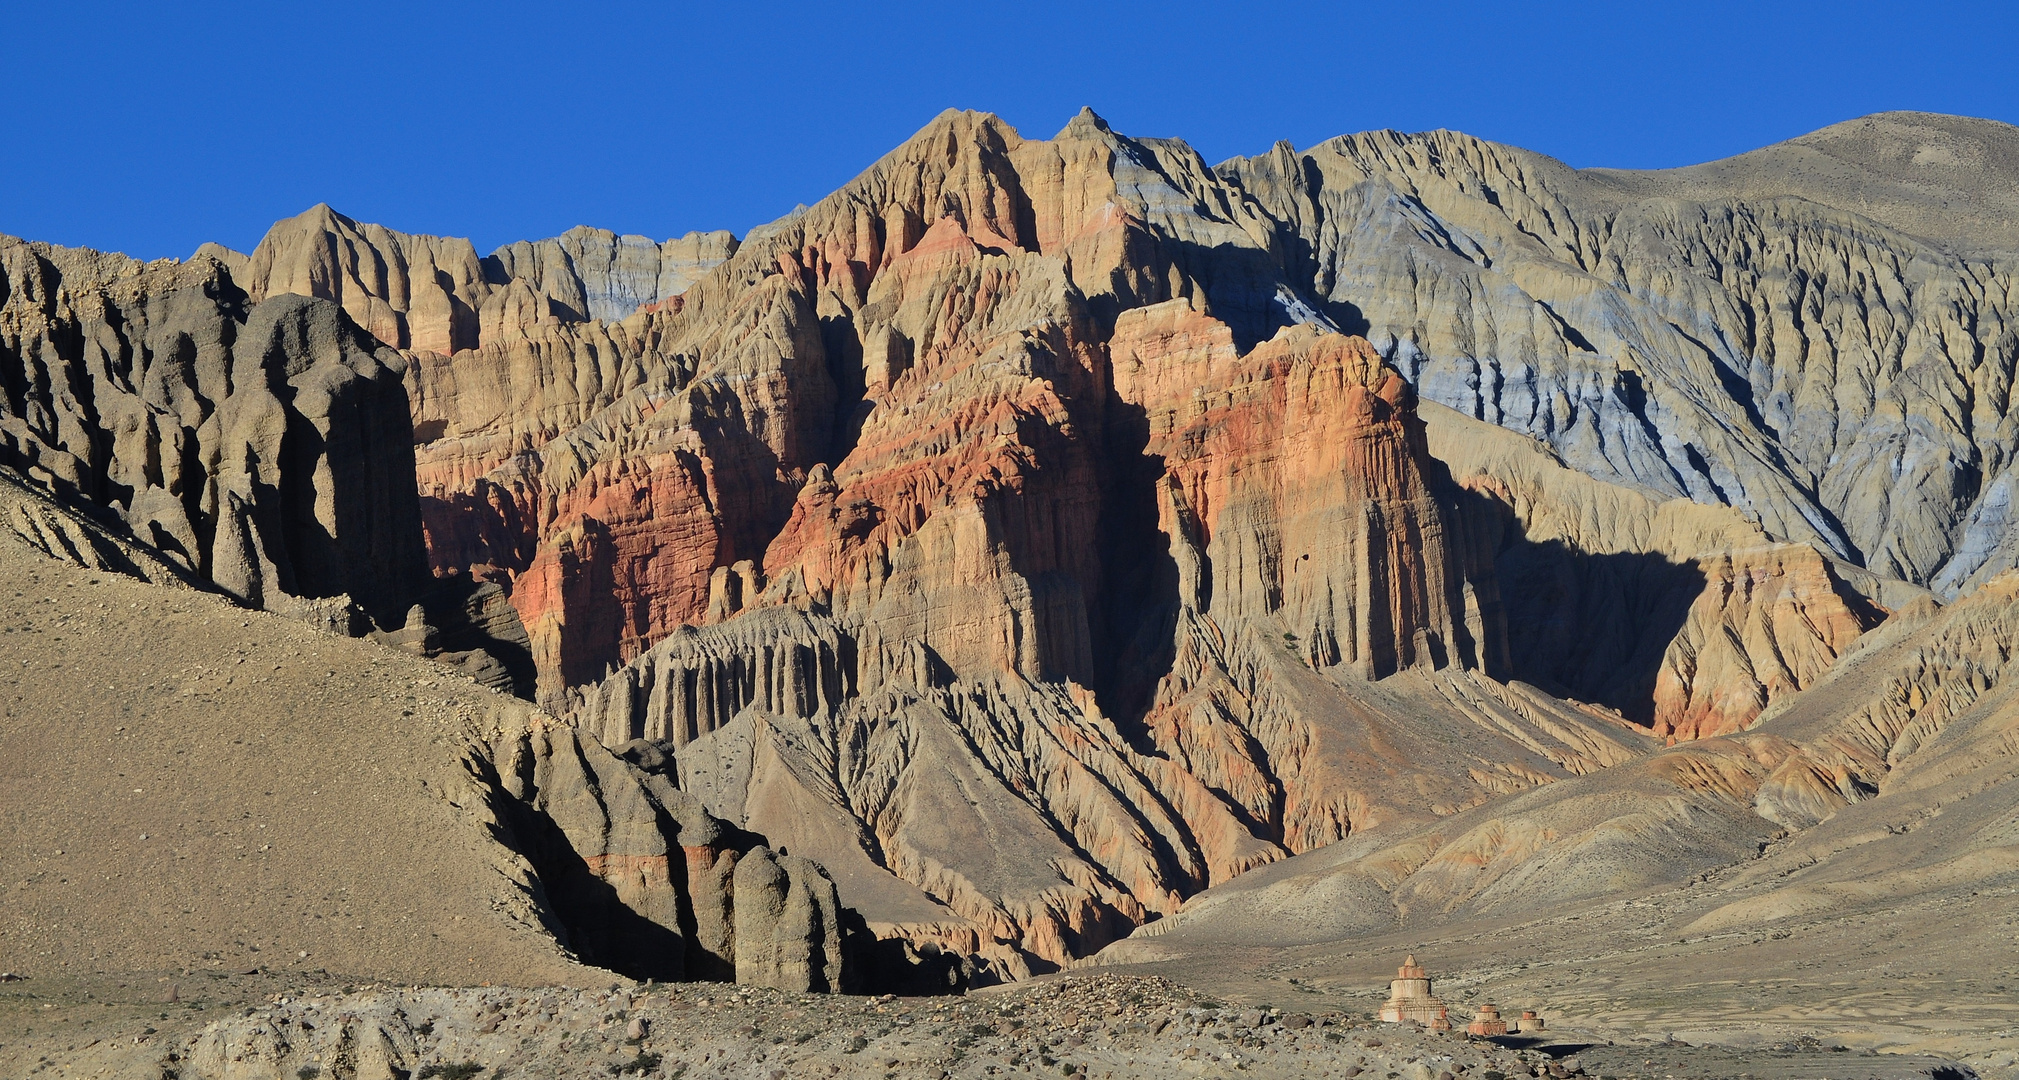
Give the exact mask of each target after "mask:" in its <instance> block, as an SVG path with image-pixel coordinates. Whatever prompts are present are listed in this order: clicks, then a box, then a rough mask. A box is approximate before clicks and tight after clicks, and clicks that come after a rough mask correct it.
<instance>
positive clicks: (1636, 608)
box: [1459, 491, 1706, 725]
mask: <svg viewBox="0 0 2019 1080" xmlns="http://www.w3.org/2000/svg"><path fill="white" fill-rule="evenodd" d="M1459 506H1460V513H1461V514H1463V515H1465V516H1466V517H1467V518H1468V519H1470V520H1469V524H1473V525H1475V526H1481V525H1483V526H1485V527H1484V528H1482V529H1481V530H1480V532H1481V534H1482V535H1484V536H1487V537H1491V536H1492V535H1493V534H1494V533H1495V532H1496V531H1497V532H1498V540H1497V542H1495V543H1494V544H1493V569H1494V576H1495V578H1496V579H1497V582H1498V585H1499V590H1500V598H1501V602H1502V604H1503V606H1504V608H1505V611H1506V618H1507V639H1508V661H1509V664H1510V668H1511V670H1510V671H1509V676H1510V677H1511V678H1513V679H1517V680H1520V681H1522V682H1526V683H1530V684H1532V685H1534V686H1537V687H1539V688H1541V689H1543V690H1545V691H1548V692H1549V693H1552V694H1557V695H1559V696H1564V697H1571V698H1575V699H1577V700H1579V701H1586V702H1591V703H1594V704H1598V705H1604V706H1607V707H1609V708H1613V709H1617V710H1618V711H1619V712H1620V714H1621V715H1623V716H1625V717H1626V718H1627V719H1629V720H1631V721H1633V722H1634V723H1637V724H1643V725H1645V724H1651V723H1652V722H1653V720H1654V690H1655V679H1656V677H1657V676H1658V675H1659V674H1660V671H1661V661H1662V655H1663V654H1664V653H1665V652H1666V651H1667V649H1668V647H1669V644H1670V643H1671V642H1673V641H1674V640H1675V638H1676V635H1677V634H1679V633H1680V632H1681V631H1682V628H1683V625H1684V623H1685V622H1686V621H1687V620H1688V618H1689V612H1690V607H1691V605H1692V604H1694V603H1695V602H1696V599H1697V597H1698V596H1700V595H1701V594H1702V593H1703V590H1704V584H1705V581H1706V578H1705V576H1704V573H1703V571H1702V570H1701V569H1700V568H1699V567H1698V566H1697V564H1696V562H1695V561H1694V560H1689V559H1683V560H1677V559H1672V558H1670V557H1669V556H1666V555H1662V554H1659V553H1634V552H1609V553H1600V552H1588V551H1581V550H1579V549H1577V548H1575V547H1572V546H1571V545H1569V544H1567V543H1565V542H1564V541H1562V540H1560V539H1552V540H1543V541H1537V540H1531V539H1529V538H1528V536H1527V535H1526V533H1525V532H1524V531H1523V529H1522V527H1521V523H1520V522H1519V520H1517V519H1516V518H1515V516H1514V512H1513V510H1512V509H1511V508H1510V507H1508V506H1507V504H1506V503H1503V502H1501V501H1500V500H1498V499H1496V498H1493V497H1491V496H1489V495H1485V494H1481V493H1478V492H1473V491H1461V494H1460V498H1459Z"/></svg>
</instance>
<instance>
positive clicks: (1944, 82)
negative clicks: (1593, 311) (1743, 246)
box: [0, 0, 2019, 258]
mask: <svg viewBox="0 0 2019 1080" xmlns="http://www.w3.org/2000/svg"><path fill="white" fill-rule="evenodd" d="M2015 41H2019V5H2013V4H2010V3H1940V2H1934V3H1919V4H1901V3H1893V4H1868V3H1862V2H1856V0H1849V2H1838V3H1808V2H1803V3H1772V2H1770V0H1754V2H1749V3H1723V2H1714V3H1693V4H1675V3H1660V2H1640V3H1619V4H1596V3H1556V4H1549V3H1540V4H1533V5H1522V4H1509V3H1505V2H1504V0H1503V2H1498V3H1489V4H1468V3H1448V4H1431V3H1424V4H1404V3H1382V4H1363V3H1334V4H1298V3H1289V2H1281V3H1273V4H1267V5H1262V4H1257V5H1252V6H1247V5H1239V4H1228V3H1220V4H1203V3H1168V4H1122V3H1109V4H1102V3H1093V2H1084V3H1049V2H1027V0H1013V2H1008V3H1004V2H997V3H965V4H963V3H946V4H885V5H850V4H843V3H826V4H797V3H779V4H739V5H726V4H708V5H688V4H587V3H584V4H575V5H560V4H555V5H534V4H523V3H515V2H510V0H493V2H489V3H483V4H476V3H425V2H421V0H412V2H408V3H381V2H378V0H358V2H353V3H347V4H343V5H328V6H324V5H314V4H301V3H286V2H272V3H258V4H235V3H215V4H207V5H196V4H165V3H159V2H156V3H152V4H145V5H142V4H107V3H93V2H88V0H62V2H57V0H0V50H4V51H0V56H4V60H0V93H4V95H5V96H4V99H0V145H4V146H5V147H6V148H7V154H6V158H5V167H4V168H0V232H6V233H12V234H14V235H17V236H25V237H28V238H31V239H39V240H49V241H53V242H56V243H63V244H82V245H88V246H92V247H99V248H106V249H113V250H122V251H126V252H128V253H129V254H133V255H138V256H142V257H147V258H153V257H158V256H162V255H176V256H184V255H187V254H188V253H189V252H190V251H192V250H193V249H194V248H195V247H196V245H197V244H199V243H201V242H202V241H204V240H209V239H215V240H219V241H221V242H223V243H227V244H230V245H231V246H234V247H238V248H240V249H249V248H250V247H251V246H252V245H253V244H254V243H256V242H257V241H258V239H259V237H260V235H261V234H262V233H263V232H264V231H265V230H266V227H267V226H268V225H269V224H270V223H272V222H273V221H274V220H276V219H278V218H281V217H286V216H289V215H292V214H295V213H298V212H300V211H301V210H303V209H305V208H307V207H309V206H311V205H313V204H315V203H317V202H328V203H330V204H331V205H333V206H335V207H336V208H337V209H339V210H341V211H343V212H345V213H347V214H350V215H352V216H353V217H357V218H361V219H364V220H370V221H378V222H382V223H384V224H386V225H388V226H391V227H393V228H397V229H403V230H407V231H412V232H432V233H438V234H444V235H456V236H468V237H471V238H472V239H474V240H475V241H476V243H477V246H478V248H479V249H480V250H489V249H490V248H492V247H494V246H496V245H498V244H501V243H504V242H507V241H510V240H515V239H521V238H531V237H541V236H550V235H553V234H554V233H557V232H560V231H561V230H563V229H565V228H567V227H568V226H570V225H575V224H591V225H600V226H603V227H605V228H612V229H616V230H618V231H620V232H640V233H645V234H648V235H651V236H654V237H661V238H663V237H666V236H673V235H678V234H680V233H684V232H686V231H688V230H690V229H710V228H728V229H733V230H735V231H736V232H737V233H738V234H741V233H743V232H744V231H745V230H747V229H749V228H750V227H751V226H752V225H755V224H759V223H761V222H764V221H767V220H770V219H772V218H774V217H777V216H778V215H780V214H782V213H784V212H786V211H788V210H790V209H791V208H792V206H793V205H794V204H795V203H799V202H812V201H814V200H815V199H817V198H819V197H820V196H822V195H824V194H826V193H827V192H829V191H831V190H833V189H834V188H835V187H837V186H839V185H841V184H843V183H845V182H846V181H847V180H848V179H849V178H850V177H852V176H854V175H855V174H856V173H857V172H859V171H861V170H862V168H863V167H865V166H866V165H868V164H869V163H870V162H872V161H873V160H875V159H876V157H877V156H878V155H880V154H882V153H883V152H884V151H886V150H888V149H889V148H891V147H892V146H895V145H896V144H897V143H899V142H900V141H902V140H903V139H904V138H905V137H906V136H908V135H909V134H911V133H912V132H913V131H915V130H916V129H917V128H919V127H920V126H921V125H923V124H924V123H926V122H927V121H928V120H930V119H931V118H932V116H933V115H934V114H935V113H937V112H939V111H940V110H941V109H944V108H947V107H949V106H953V107H960V108H973V109H985V110H989V111H992V112H995V113H998V114H1000V115H1002V116H1003V117H1004V118H1005V119H1007V120H1009V121H1010V123H1012V124H1014V125H1015V126H1016V127H1017V128H1018V130H1020V131H1022V132H1023V133H1024V134H1026V135H1031V136H1037V137H1044V136H1048V135H1050V134H1051V133H1053V132H1054V131H1056V130H1057V129H1058V128H1059V127H1061V126H1062V125H1064V124H1065V122H1066V121H1067V120H1068V119H1070V118H1071V116H1072V114H1073V113H1074V112H1075V111H1077V110H1078V109H1079V107H1080V106H1081V105H1092V106H1093V107H1094V109H1095V110H1096V111H1098V112H1100V113H1101V114H1102V115H1104V116H1106V117H1107V118H1108V120H1109V121H1110V122H1111V123H1112V124H1113V125H1114V127H1115V128H1116V129H1117V130H1120V131H1123V132H1127V133H1130V134H1137V135H1160V136H1178V137H1181V138H1184V139H1187V140H1189V141H1190V142H1192V144H1193V145H1195V146H1197V147H1198V148H1199V149H1200V151H1201V152H1202V153H1204V154H1205V155H1206V157H1207V158H1208V160H1213V161H1218V160H1220V159H1222V158H1225V157H1229V156H1232V155H1235V154H1248V153H1257V152H1260V151H1262V150H1265V149H1267V148H1268V147H1269V145H1270V144H1271V143H1272V142H1274V141H1275V140H1277V139H1289V140H1290V141H1291V142H1292V143H1294V144H1296V145H1297V146H1299V147H1303V146H1308V145H1310V144H1312V143H1315V142H1318V141H1320V140H1322V139H1325V138H1327V137H1330V136H1332V135H1336V134H1340V133H1342V132H1349V131H1361V130H1366V129H1370V128H1383V127H1392V128H1400V129H1404V130H1422V129H1426V128H1438V127H1446V128H1456V129H1459V130H1462V131H1467V132H1471V133H1473V134H1476V135H1480V136H1484V137H1486V138H1491V139H1496V140H1499V141H1502V142H1509V143H1514V144H1516V145H1520V146H1526V147H1528V148H1530V149H1534V150H1539V151H1541V152H1543V153H1547V154H1551V155H1554V156H1556V157H1559V158H1561V159H1563V160H1565V161H1567V162H1569V163H1571V164H1573V165H1580V166H1587V165H1608V166H1617V167H1627V168H1656V167H1663V166H1671V165H1684V164H1691V163H1694V162H1698V161H1705V160H1710V159H1714V158H1719V157H1725V156H1728V155H1731V154H1735V153H1740V152H1743V151H1745V150H1748V149H1751V148H1754V147H1757V146H1761V145H1765V144H1767V143H1771V142H1775V141H1777V140H1780V139H1785V138H1789V137H1792V136H1795V135H1799V134H1802V133H1803V132H1806V131H1810V130H1813V129H1815V128H1818V127H1821V126H1824V125H1826V124H1830V123H1834V122H1836V121H1839V120H1845V119H1849V118H1851V117H1854V116H1860V115H1864V114H1866V113H1871V112H1877V111H1881V110H1887V109H1922V110H1928V111H1935V112H1952V113H1963V114H1968V115H1973V116H1985V117H1991V118H1994V119H1999V120H2004V121H2006V122H2019V53H2015V52H2014V44H2013V43H2014V42H2015Z"/></svg>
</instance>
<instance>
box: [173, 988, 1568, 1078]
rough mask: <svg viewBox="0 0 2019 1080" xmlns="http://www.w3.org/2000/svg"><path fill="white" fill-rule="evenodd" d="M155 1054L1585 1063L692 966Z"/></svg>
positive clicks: (816, 1067)
mask: <svg viewBox="0 0 2019 1080" xmlns="http://www.w3.org/2000/svg"><path fill="white" fill-rule="evenodd" d="M160 1064H161V1068H162V1075H163V1076H168V1075H171V1074H172V1075H174V1076H175V1077H177V1080H213V1078H225V1077H229V1078H231V1080H256V1078H266V1077H273V1078H276V1080H303V1078H309V1080H313V1078H314V1077H315V1076H320V1075H328V1076H332V1077H343V1078H346V1080H349V1078H355V1080H395V1078H399V1077H414V1078H421V1077H427V1078H434V1077H454V1078H459V1080H472V1078H476V1077H479V1076H482V1077H485V1078H497V1077H505V1076H519V1077H535V1076H538V1077H556V1078H568V1077H581V1078H589V1077H599V1078H600V1077H610V1076H641V1077H648V1078H650V1077H669V1078H670V1077H680V1078H682V1080H701V1078H704V1077H762V1078H769V1080H784V1078H786V1077H793V1078H798V1077H837V1078H850V1077H928V1078H953V1077H963V1078H970V1077H971V1078H986V1077H1003V1076H1024V1075H1042V1076H1054V1077H1075V1076H1077V1077H1086V1078H1088V1080H1128V1078H1136V1077H1157V1078H1159V1080H1163V1078H1167V1077H1171V1076H1222V1075H1229V1074H1230V1073H1232V1072H1239V1073H1241V1074H1242V1075H1249V1076H1258V1077H1285V1078H1288V1077H1338V1078H1341V1080H1352V1078H1355V1077H1362V1076H1364V1077H1367V1078H1368V1080H1459V1078H1461V1077H1462V1078H1467V1080H1508V1078H1510V1077H1527V1076H1538V1077H1539V1076H1557V1077H1561V1076H1574V1075H1578V1066H1577V1064H1576V1063H1575V1061H1574V1060H1573V1061H1562V1062H1556V1061H1550V1060H1549V1059H1548V1058H1547V1057H1546V1056H1545V1055H1543V1054H1541V1053H1539V1052H1536V1051H1519V1050H1510V1049H1507V1048H1504V1047H1501V1046H1498V1045H1496V1044H1494V1043H1492V1042H1487V1041H1480V1040H1469V1039H1466V1038H1465V1037H1463V1036H1457V1037H1454V1036H1450V1035H1433V1034H1429V1033H1427V1032H1424V1031H1421V1030H1418V1029H1416V1028H1415V1027H1413V1026H1411V1025H1406V1024H1405V1025H1394V1024H1377V1023H1375V1022H1374V1021H1372V1020H1369V1019H1366V1018H1364V1017H1362V1018H1357V1019H1356V1018H1353V1017H1349V1016H1346V1015H1342V1014H1339V1013H1319V1014H1309V1013H1299V1012H1290V1011H1285V1010H1282V1009H1276V1008H1265V1007H1262V1006H1253V1005H1228V1004H1223V1003H1220V1002H1217V1001H1213V1000H1211V999H1209V998H1206V997H1203V996H1201V995H1199V994H1198V993H1196V992H1194V991H1191V990H1188V989H1186V988H1184V987H1181V986H1179V985H1177V984H1175V983H1171V982H1168V981H1166V980H1163V979H1159V978H1144V977H1128V976H1116V975H1094V976H1085V977H1074V976H1068V977H1065V978H1062V979H1058V980H1055V981H1047V982H1042V983H1037V984H1028V985H1023V986H1019V987H1016V988H1014V989H1010V990H1006V991H1003V992H998V993H985V994H971V995H968V996H965V997H943V998H897V997H892V996H888V995H886V996H883V997H871V998H860V997H856V998H851V997H836V996H828V995H810V994H794V993H788V992H784V991H778V990H771V989H765V988H757V987H732V986H727V985H696V984H685V985H677V986H673V985H620V986H616V987H613V988H611V989H609V990H604V991H572V990H559V989H537V990H522V989H503V988H468V989H431V988H422V989H397V988H393V989H365V990H361V991H359V992H356V993H351V994H340V995H327V996H306V997H288V996H276V997H275V998H274V999H273V1000H272V1001H271V1002H270V1003H269V1004H267V1005H266V1006H264V1007H261V1008H252V1009H245V1010H242V1011H241V1012H240V1013H239V1014H238V1015H236V1016H233V1017H231V1018H229V1019H226V1020H222V1021H218V1022H216V1023H213V1024H211V1025H209V1026H208V1027H206V1028H205V1029H203V1030H202V1031H201V1032H200V1033H199V1034H197V1035H195V1036H194V1037H193V1038H185V1039H183V1040H181V1041H180V1044H179V1045H176V1046H172V1047H164V1052H163V1054H162V1057H161V1059H160Z"/></svg>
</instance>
